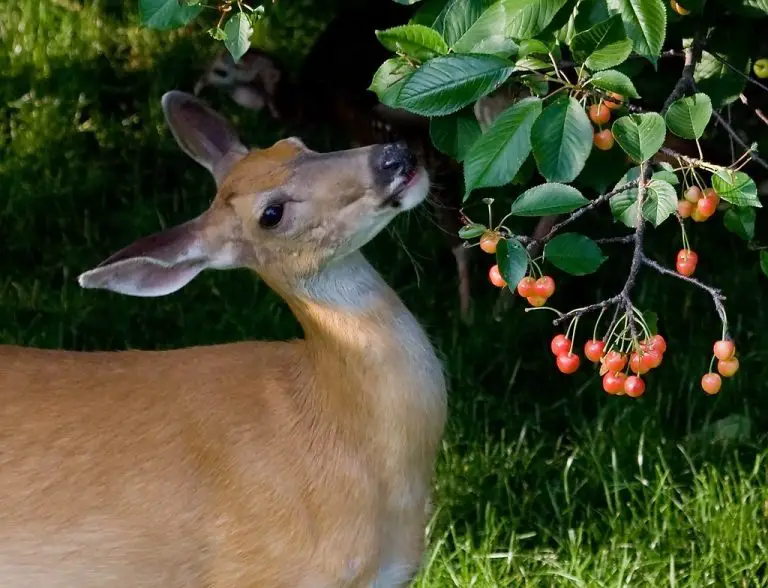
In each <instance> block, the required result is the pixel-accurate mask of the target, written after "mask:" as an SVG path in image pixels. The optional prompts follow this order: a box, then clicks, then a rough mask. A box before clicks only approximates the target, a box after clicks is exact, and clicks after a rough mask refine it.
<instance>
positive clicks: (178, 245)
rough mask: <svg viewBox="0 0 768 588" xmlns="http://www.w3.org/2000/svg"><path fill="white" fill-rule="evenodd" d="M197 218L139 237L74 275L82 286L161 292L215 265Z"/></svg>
mask: <svg viewBox="0 0 768 588" xmlns="http://www.w3.org/2000/svg"><path fill="white" fill-rule="evenodd" d="M198 222H199V221H198V220H197V219H195V220H192V221H188V222H186V223H183V224H181V225H178V226H176V227H172V228H170V229H166V230H165V231H160V232H159V233H155V234H154V235H150V236H148V237H144V238H143V239H139V240H138V241H136V242H135V243H133V244H131V245H129V246H128V247H125V248H124V249H121V250H120V251H118V252H117V253H115V254H114V255H112V256H111V257H109V258H107V259H106V260H104V261H103V262H102V263H100V264H99V265H98V266H97V267H95V268H94V269H92V270H89V271H87V272H85V273H82V274H80V276H78V278H77V281H78V283H79V284H80V286H81V287H83V288H98V289H102V290H111V291H112V292H117V293H119V294H126V295H128V296H140V297H153V296H165V295H167V294H171V293H172V292H176V291H177V290H179V289H181V288H183V287H184V286H186V285H187V284H188V283H189V282H191V281H192V279H193V278H194V277H195V276H197V274H199V273H200V272H202V271H203V270H204V269H206V268H208V267H212V266H214V265H216V264H215V263H214V262H213V261H212V260H211V257H210V255H209V253H208V251H207V247H206V243H205V241H204V239H203V238H202V234H201V231H200V230H199V227H198Z"/></svg>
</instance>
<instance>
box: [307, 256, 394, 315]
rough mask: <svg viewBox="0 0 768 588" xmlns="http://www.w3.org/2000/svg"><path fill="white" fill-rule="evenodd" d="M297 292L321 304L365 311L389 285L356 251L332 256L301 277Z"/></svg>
mask: <svg viewBox="0 0 768 588" xmlns="http://www.w3.org/2000/svg"><path fill="white" fill-rule="evenodd" d="M299 286H300V291H301V294H303V295H304V296H306V297H307V298H308V299H309V300H311V301H312V302H316V303H318V304H322V305H323V306H332V307H339V308H341V309H344V310H348V311H350V312H360V311H365V310H367V309H369V308H371V307H372V305H373V303H374V302H376V301H377V300H380V299H381V296H382V295H383V294H384V293H385V292H386V291H387V290H388V289H389V286H387V284H386V282H384V280H383V278H382V277H381V276H380V275H379V273H378V272H377V271H376V270H375V269H374V268H373V266H372V265H371V264H370V263H368V260H366V259H365V257H363V254H362V253H360V252H359V251H356V252H354V253H350V254H349V255H345V256H344V257H342V258H341V259H337V260H334V261H333V262H331V263H330V264H328V265H327V266H326V267H324V268H323V269H322V270H320V271H319V272H318V273H317V274H315V275H313V276H311V277H310V278H307V279H305V280H302V282H301V283H300V285H299Z"/></svg>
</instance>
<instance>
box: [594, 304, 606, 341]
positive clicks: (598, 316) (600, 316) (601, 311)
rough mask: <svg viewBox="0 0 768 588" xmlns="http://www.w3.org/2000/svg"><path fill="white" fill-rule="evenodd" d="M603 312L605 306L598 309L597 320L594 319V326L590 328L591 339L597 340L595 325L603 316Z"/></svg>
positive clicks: (596, 325)
mask: <svg viewBox="0 0 768 588" xmlns="http://www.w3.org/2000/svg"><path fill="white" fill-rule="evenodd" d="M603 313H605V308H601V309H600V314H598V315H597V320H596V321H595V328H594V329H592V340H593V341H596V340H597V327H598V326H599V325H600V319H601V318H603Z"/></svg>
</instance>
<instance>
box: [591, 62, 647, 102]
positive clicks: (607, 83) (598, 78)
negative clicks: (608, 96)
mask: <svg viewBox="0 0 768 588" xmlns="http://www.w3.org/2000/svg"><path fill="white" fill-rule="evenodd" d="M589 83H590V84H592V85H593V86H594V87H595V88H600V89H601V90H605V91H606V92H616V93H617V94H621V95H622V96H624V97H625V98H640V94H638V93H637V90H636V89H635V85H634V84H633V83H632V80H630V79H629V76H626V75H624V74H623V73H621V72H620V71H616V70H615V69H606V70H604V71H599V72H597V73H595V74H594V75H593V76H592V77H591V78H589Z"/></svg>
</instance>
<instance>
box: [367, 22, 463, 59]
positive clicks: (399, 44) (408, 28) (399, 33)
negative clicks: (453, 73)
mask: <svg viewBox="0 0 768 588" xmlns="http://www.w3.org/2000/svg"><path fill="white" fill-rule="evenodd" d="M376 37H377V38H378V39H379V42H380V43H381V44H382V45H384V47H386V48H387V49H389V50H390V51H393V52H395V53H399V54H402V55H407V56H408V57H411V58H413V59H416V60H418V61H424V60H427V59H430V58H432V57H436V56H437V55H445V54H446V53H448V44H447V43H446V42H445V39H443V37H442V36H441V35H440V33H438V32H437V31H436V30H434V29H431V28H429V27H425V26H424V25H418V24H410V25H402V26H399V27H394V28H391V29H386V30H383V31H376Z"/></svg>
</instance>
